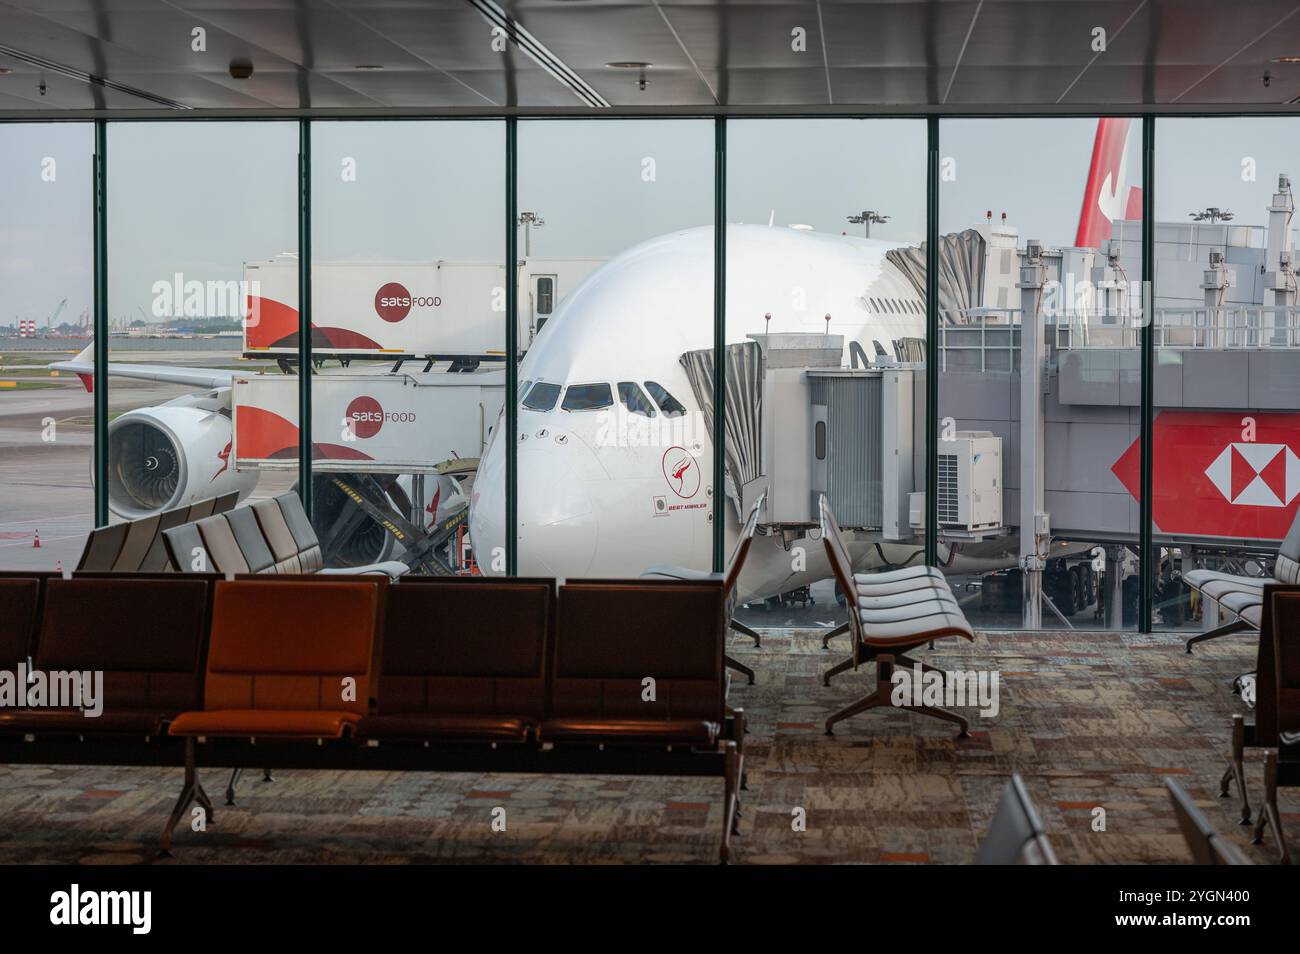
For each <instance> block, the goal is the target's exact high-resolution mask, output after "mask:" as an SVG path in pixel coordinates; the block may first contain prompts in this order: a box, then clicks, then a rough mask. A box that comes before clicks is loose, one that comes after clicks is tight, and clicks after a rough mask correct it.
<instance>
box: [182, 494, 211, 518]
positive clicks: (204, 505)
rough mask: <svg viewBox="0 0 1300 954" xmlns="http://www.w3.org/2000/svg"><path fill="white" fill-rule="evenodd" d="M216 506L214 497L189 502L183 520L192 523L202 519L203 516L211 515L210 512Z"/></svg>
mask: <svg viewBox="0 0 1300 954" xmlns="http://www.w3.org/2000/svg"><path fill="white" fill-rule="evenodd" d="M216 506H217V498H216V497H207V498H205V499H203V500H196V501H195V502H194V503H192V504H190V510H189V513H187V514H186V515H185V522H186V523H194V522H196V521H199V520H202V519H203V518H204V517H210V516H212V512H213V510H215V509H216Z"/></svg>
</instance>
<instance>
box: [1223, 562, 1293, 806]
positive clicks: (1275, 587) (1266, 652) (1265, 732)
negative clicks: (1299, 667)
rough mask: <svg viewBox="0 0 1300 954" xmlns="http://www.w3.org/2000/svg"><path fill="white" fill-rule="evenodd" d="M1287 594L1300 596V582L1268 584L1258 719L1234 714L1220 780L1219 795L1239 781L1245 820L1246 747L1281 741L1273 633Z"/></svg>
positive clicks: (1262, 617)
mask: <svg viewBox="0 0 1300 954" xmlns="http://www.w3.org/2000/svg"><path fill="white" fill-rule="evenodd" d="M1282 595H1287V596H1289V597H1292V598H1300V586H1290V585H1286V586H1284V585H1282V584H1277V583H1270V584H1268V585H1266V586H1265V587H1264V602H1263V604H1262V605H1261V606H1260V617H1259V637H1258V644H1257V649H1256V654H1255V680H1254V684H1255V707H1254V716H1255V718H1254V721H1253V722H1247V721H1246V718H1245V716H1244V715H1241V714H1238V715H1234V716H1233V717H1232V741H1231V749H1230V753H1229V757H1228V766H1227V768H1226V769H1225V770H1224V772H1223V778H1222V779H1221V781H1220V787H1219V796H1220V797H1221V798H1227V797H1228V795H1229V789H1230V787H1231V785H1232V783H1233V782H1234V781H1235V782H1236V783H1237V791H1238V793H1240V795H1241V824H1243V825H1249V824H1250V823H1251V808H1250V797H1249V794H1248V791H1247V787H1246V772H1245V751H1246V749H1264V750H1266V751H1267V750H1271V749H1274V748H1276V747H1277V746H1278V745H1279V742H1280V739H1279V726H1278V713H1279V700H1278V691H1277V690H1278V664H1277V652H1276V649H1275V646H1274V639H1273V635H1272V634H1274V633H1275V632H1278V629H1277V627H1278V625H1279V624H1278V623H1277V622H1276V613H1277V612H1278V610H1279V608H1281V607H1283V606H1286V605H1289V604H1283V603H1279V602H1278V599H1277V597H1279V596H1282Z"/></svg>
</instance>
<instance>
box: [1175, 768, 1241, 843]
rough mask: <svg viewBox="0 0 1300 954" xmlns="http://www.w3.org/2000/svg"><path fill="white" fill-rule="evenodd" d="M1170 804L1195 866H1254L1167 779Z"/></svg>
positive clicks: (1189, 799)
mask: <svg viewBox="0 0 1300 954" xmlns="http://www.w3.org/2000/svg"><path fill="white" fill-rule="evenodd" d="M1165 787H1166V788H1167V789H1169V801H1171V802H1172V803H1173V806H1174V815H1175V816H1176V817H1177V818H1178V827H1179V829H1180V830H1181V831H1182V833H1183V838H1185V839H1186V840H1187V847H1188V848H1190V849H1191V851H1192V864H1194V865H1250V864H1254V862H1253V861H1251V860H1250V859H1249V858H1247V857H1246V856H1245V854H1243V853H1242V851H1241V849H1240V848H1238V847H1237V846H1236V845H1234V844H1233V843H1232V842H1230V841H1228V840H1227V839H1226V838H1224V837H1223V836H1222V835H1220V834H1219V833H1218V832H1217V831H1215V830H1214V828H1213V827H1211V825H1210V823H1209V821H1208V820H1207V819H1206V817H1205V816H1204V815H1203V814H1201V810H1200V809H1199V808H1197V807H1196V803H1195V802H1194V801H1192V799H1191V797H1190V796H1189V795H1188V794H1187V793H1186V792H1185V791H1183V790H1182V788H1181V787H1180V786H1179V784H1178V783H1177V782H1175V781H1174V780H1173V779H1172V778H1167V779H1165Z"/></svg>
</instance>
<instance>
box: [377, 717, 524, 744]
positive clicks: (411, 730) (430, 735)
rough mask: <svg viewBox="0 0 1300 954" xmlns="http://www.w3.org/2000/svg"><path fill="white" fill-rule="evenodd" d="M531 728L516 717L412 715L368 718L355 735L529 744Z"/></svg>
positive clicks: (385, 738)
mask: <svg viewBox="0 0 1300 954" xmlns="http://www.w3.org/2000/svg"><path fill="white" fill-rule="evenodd" d="M528 726H529V723H528V722H527V721H526V720H525V719H522V718H515V717H513V716H502V715H483V716H476V715H442V714H439V713H431V712H411V713H401V714H398V715H377V716H367V717H366V718H364V719H362V720H361V722H360V724H359V725H358V726H357V729H356V735H357V738H358V739H360V740H362V741H364V740H367V739H375V740H390V741H424V740H426V739H431V740H433V739H436V740H438V741H440V742H526V741H527V740H528Z"/></svg>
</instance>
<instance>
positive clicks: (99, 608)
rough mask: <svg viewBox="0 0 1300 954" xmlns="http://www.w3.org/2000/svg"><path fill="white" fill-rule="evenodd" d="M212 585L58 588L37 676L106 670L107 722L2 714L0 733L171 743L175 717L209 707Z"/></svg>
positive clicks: (119, 580)
mask: <svg viewBox="0 0 1300 954" xmlns="http://www.w3.org/2000/svg"><path fill="white" fill-rule="evenodd" d="M210 593H211V590H210V587H209V584H208V582H207V581H206V580H198V579H181V578H179V577H177V578H174V579H140V578H138V577H113V578H111V579H108V578H100V579H75V580H50V581H49V582H48V583H47V584H46V588H45V601H44V607H43V610H42V614H41V624H40V631H39V634H38V636H37V642H36V650H35V653H34V656H35V667H36V668H37V669H39V670H42V671H45V672H52V671H56V670H63V671H69V672H71V671H77V672H84V671H87V670H89V671H92V672H94V671H102V672H103V674H104V681H103V698H102V700H100V701H101V702H102V704H103V711H102V713H101V714H100V715H99V716H97V717H94V718H88V717H87V716H85V715H84V714H83V713H82V711H81V710H80V709H76V708H54V707H49V708H29V709H8V710H0V734H5V735H24V736H27V735H30V736H33V737H39V736H42V735H73V736H85V738H86V740H87V742H86V744H88V745H93V744H94V742H95V739H96V738H101V737H103V736H106V735H124V736H135V737H137V738H139V739H141V740H145V739H148V738H156V737H159V736H162V735H165V734H166V726H167V723H168V721H169V720H170V719H172V718H173V717H174V716H175V715H176V714H177V713H179V712H182V711H184V710H186V709H192V708H194V707H196V706H198V705H199V704H201V700H202V694H201V682H200V677H201V673H202V658H203V648H204V640H205V637H206V633H207V623H208V609H209V596H210Z"/></svg>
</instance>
